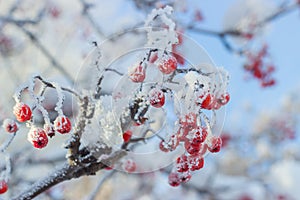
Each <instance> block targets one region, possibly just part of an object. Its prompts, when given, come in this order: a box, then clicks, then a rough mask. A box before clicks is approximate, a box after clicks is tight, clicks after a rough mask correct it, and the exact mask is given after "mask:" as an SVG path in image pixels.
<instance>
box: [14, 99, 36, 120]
mask: <svg viewBox="0 0 300 200" xmlns="http://www.w3.org/2000/svg"><path fill="white" fill-rule="evenodd" d="M13 113H14V115H15V116H16V118H17V120H18V121H19V122H25V121H27V120H30V118H31V114H32V112H31V109H30V107H29V106H28V105H26V104H24V103H23V102H20V103H17V104H16V105H15V106H14V108H13Z"/></svg>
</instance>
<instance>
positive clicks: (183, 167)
mask: <svg viewBox="0 0 300 200" xmlns="http://www.w3.org/2000/svg"><path fill="white" fill-rule="evenodd" d="M176 169H177V172H187V171H188V170H189V165H188V157H187V156H186V155H181V156H179V157H178V158H177V160H176Z"/></svg>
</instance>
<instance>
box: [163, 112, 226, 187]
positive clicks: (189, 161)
mask: <svg viewBox="0 0 300 200" xmlns="http://www.w3.org/2000/svg"><path fill="white" fill-rule="evenodd" d="M198 118H199V116H197V114H195V113H192V112H191V113H188V114H186V115H184V116H183V117H182V118H180V119H179V128H178V131H177V133H176V134H174V135H172V136H171V137H170V139H169V140H168V141H167V142H165V141H161V142H160V144H159V148H160V150H161V151H163V152H169V151H173V150H175V149H176V147H177V146H178V145H179V144H180V143H183V145H184V148H185V150H186V152H185V153H184V154H183V155H181V156H179V157H178V158H177V160H176V164H175V167H174V169H173V171H172V172H171V174H170V175H169V184H170V185H171V186H178V185H179V184H180V183H181V182H187V181H188V180H189V179H190V178H191V172H192V171H196V170H200V169H201V168H202V167H203V165H204V159H203V156H204V155H205V154H206V152H207V150H208V151H209V152H211V153H217V152H219V151H220V149H221V146H222V139H221V138H220V137H218V136H212V135H211V134H209V130H208V128H207V127H205V126H199V125H198V124H197V121H198Z"/></svg>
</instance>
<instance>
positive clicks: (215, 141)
mask: <svg viewBox="0 0 300 200" xmlns="http://www.w3.org/2000/svg"><path fill="white" fill-rule="evenodd" d="M221 146H222V139H221V138H220V137H216V136H214V137H213V138H212V139H211V144H210V145H208V150H209V151H210V152H212V153H217V152H219V151H220V150H221Z"/></svg>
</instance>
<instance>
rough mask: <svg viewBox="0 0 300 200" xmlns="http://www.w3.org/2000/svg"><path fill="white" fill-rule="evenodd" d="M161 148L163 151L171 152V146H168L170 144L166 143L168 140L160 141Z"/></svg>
mask: <svg viewBox="0 0 300 200" xmlns="http://www.w3.org/2000/svg"><path fill="white" fill-rule="evenodd" d="M159 149H160V150H161V151H163V152H169V151H170V150H169V148H168V144H166V142H165V141H163V140H162V141H160V143H159Z"/></svg>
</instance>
